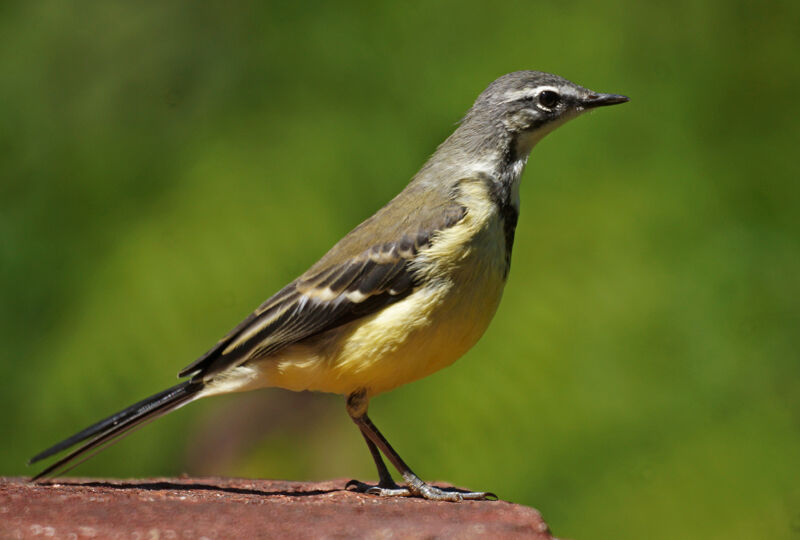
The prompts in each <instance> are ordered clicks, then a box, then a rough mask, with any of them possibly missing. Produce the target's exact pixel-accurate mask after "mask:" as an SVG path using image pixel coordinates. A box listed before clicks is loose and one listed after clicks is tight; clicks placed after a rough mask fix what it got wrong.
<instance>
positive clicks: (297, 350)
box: [30, 71, 628, 501]
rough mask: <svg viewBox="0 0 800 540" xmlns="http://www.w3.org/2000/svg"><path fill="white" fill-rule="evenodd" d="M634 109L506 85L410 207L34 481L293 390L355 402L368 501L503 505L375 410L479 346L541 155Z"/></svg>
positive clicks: (430, 172) (464, 130)
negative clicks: (453, 478)
mask: <svg viewBox="0 0 800 540" xmlns="http://www.w3.org/2000/svg"><path fill="white" fill-rule="evenodd" d="M626 101H628V98H627V97H625V96H621V95H617V94H601V93H598V92H593V91H591V90H587V89H586V88H583V87H581V86H578V85H577V84H574V83H572V82H570V81H568V80H566V79H564V78H562V77H559V76H557V75H551V74H549V73H543V72H539V71H517V72H514V73H509V74H507V75H503V76H502V77H500V78H499V79H497V80H496V81H494V82H493V83H491V84H490V85H489V87H488V88H486V90H484V91H483V93H481V95H480V96H478V99H477V100H476V101H475V104H474V105H473V106H472V108H471V109H470V110H469V111H468V112H467V114H466V116H465V117H464V118H463V120H462V121H461V123H460V124H459V126H458V127H457V128H456V130H455V131H454V132H453V134H452V135H450V137H448V138H447V140H445V141H444V142H443V143H442V144H441V145H440V146H439V148H438V149H437V150H436V152H435V153H434V154H433V156H432V157H431V158H430V159H429V160H428V162H427V163H425V165H424V166H423V167H422V169H420V171H419V172H418V173H417V174H416V176H414V178H413V179H412V180H411V182H410V183H409V184H408V185H407V186H406V188H405V189H404V190H403V191H401V192H400V194H399V195H397V196H396V197H395V198H394V199H392V200H391V201H389V203H388V204H387V205H386V206H384V207H383V208H381V209H380V210H378V211H377V212H376V213H375V214H374V215H373V216H372V217H370V218H369V219H367V220H366V221H364V222H363V223H361V224H360V225H359V226H357V227H356V228H355V229H353V230H352V231H351V232H350V233H349V234H347V236H345V237H344V238H342V239H341V240H340V241H339V242H338V243H337V244H336V245H335V246H333V248H331V250H330V251H328V253H326V254H325V255H324V256H323V257H322V258H321V259H320V260H319V261H317V262H316V263H315V264H314V265H313V266H311V268H309V269H308V271H307V272H306V273H304V274H303V275H301V276H300V277H298V278H297V279H295V280H294V281H292V282H291V283H289V284H288V285H287V286H286V287H284V288H283V289H281V290H280V291H278V292H277V293H276V294H275V295H274V296H272V297H271V298H269V299H268V300H267V301H266V302H264V303H263V304H261V305H260V306H259V307H258V308H257V309H256V310H255V311H254V312H253V313H251V314H250V315H249V316H248V317H247V318H246V319H245V320H243V321H242V322H241V323H240V324H239V325H238V326H236V328H234V329H233V330H232V331H231V332H230V333H228V335H226V336H225V337H224V338H222V339H221V340H220V341H218V342H217V344H216V345H214V346H213V347H212V348H211V349H210V350H209V351H208V352H207V353H205V354H204V355H203V356H201V357H200V358H198V359H197V360H196V361H194V362H192V363H191V364H190V365H188V366H187V367H186V368H184V369H183V370H182V371H181V372H180V373H179V374H178V376H179V377H182V378H185V380H184V381H183V382H181V383H180V384H178V385H176V386H173V387H172V388H169V389H167V390H164V391H163V392H160V393H158V394H155V395H154V396H151V397H149V398H147V399H145V400H143V401H140V402H138V403H136V404H134V405H131V406H130V407H128V408H126V409H124V410H122V411H120V412H118V413H116V414H114V415H113V416H110V417H108V418H106V419H105V420H102V421H100V422H98V423H96V424H94V425H92V426H89V427H88V428H86V429H84V430H83V431H81V432H79V433H76V434H75V435H73V436H72V437H70V438H68V439H66V440H64V441H62V442H60V443H58V444H56V445H55V446H53V447H51V448H48V449H47V450H45V451H44V452H42V453H40V454H38V455H36V456H34V457H33V458H32V459H31V460H30V462H31V463H33V462H36V461H39V460H41V459H44V458H47V457H50V456H53V455H55V454H57V453H60V452H62V451H64V450H67V449H68V448H71V447H73V446H75V445H77V444H79V443H82V444H81V445H80V446H78V447H77V448H76V449H74V450H72V451H71V452H70V453H69V454H67V455H66V456H65V457H63V458H61V459H59V460H58V461H57V462H55V463H53V464H52V465H51V466H49V467H47V468H46V469H45V470H44V471H42V472H41V473H39V474H38V475H37V476H36V477H34V480H36V479H39V478H42V477H44V476H50V475H52V474H54V473H55V472H57V471H60V470H64V469H66V467H67V466H68V465H72V466H74V465H75V464H77V462H78V460H79V458H81V457H84V456H86V455H87V453H89V452H91V451H92V450H95V451H97V450H99V449H100V448H102V447H103V446H104V445H106V444H108V443H110V442H112V441H114V440H115V439H117V438H119V437H121V436H123V435H125V434H127V433H128V432H130V431H131V430H132V429H133V428H135V427H137V426H139V425H141V424H143V423H145V422H148V421H150V420H152V419H154V418H156V417H158V416H161V415H163V414H166V413H168V412H170V411H174V410H175V409H178V408H179V407H182V406H183V405H186V404H187V403H189V402H191V401H194V400H196V399H199V398H203V397H207V396H213V395H217V394H225V393H228V392H240V391H243V390H252V389H255V388H264V387H279V388H287V389H289V390H295V391H300V390H316V391H320V392H333V393H336V394H342V395H343V396H345V397H346V403H347V412H348V413H349V414H350V417H351V418H352V419H353V421H354V422H355V423H356V425H357V426H358V428H359V430H360V431H361V434H362V435H363V436H364V440H366V442H367V447H368V448H369V451H370V453H371V454H372V458H373V459H374V460H375V465H376V466H377V468H378V477H379V482H378V484H377V485H375V486H370V485H367V484H363V483H361V482H356V481H353V482H351V484H349V485H350V486H352V487H354V488H355V489H356V490H358V491H363V492H367V493H371V494H375V495H382V496H416V497H422V498H425V499H433V500H447V501H460V500H462V499H485V498H494V495H493V494H491V493H489V492H465V491H460V490H453V489H442V488H438V487H435V486H432V485H430V484H427V483H425V482H423V481H422V480H421V479H420V478H419V477H418V476H417V475H416V474H414V473H413V472H412V471H411V469H410V468H409V466H408V465H406V463H405V461H403V459H402V458H401V457H400V456H399V455H398V454H397V452H396V451H395V450H394V449H393V448H392V447H391V446H390V445H389V442H388V441H387V440H386V439H385V438H384V437H383V435H381V433H380V432H379V431H378V428H377V427H375V424H373V423H372V421H371V420H370V419H369V416H367V405H368V404H369V400H370V399H371V398H373V397H374V396H377V395H378V394H381V393H383V392H386V391H388V390H392V389H393V388H397V387H398V386H400V385H402V384H405V383H408V382H411V381H415V380H417V379H419V378H421V377H425V376H426V375H430V374H431V373H433V372H435V371H438V370H440V369H442V368H444V367H446V366H449V365H450V364H452V363H453V362H455V361H456V360H457V359H458V358H459V357H460V356H462V355H463V354H464V353H465V352H467V351H468V350H469V349H470V347H472V346H473V345H474V344H475V343H476V342H477V341H478V339H479V338H480V337H481V335H482V334H483V332H484V331H485V330H486V327H487V326H488V325H489V322H490V321H491V320H492V317H493V316H494V313H495V310H496V309H497V306H498V304H499V303H500V297H501V295H502V293H503V287H504V286H505V283H506V278H507V277H508V270H509V266H510V264H511V247H512V245H513V243H514V231H515V228H516V225H517V217H518V215H519V182H520V176H521V175H522V171H523V169H524V168H525V163H526V162H527V160H528V154H529V153H530V151H531V149H532V148H533V147H534V146H535V145H536V143H537V142H539V140H541V139H542V137H544V136H545V135H547V134H548V133H550V132H551V131H553V129H555V128H556V127H558V126H560V125H561V124H563V123H564V122H566V121H567V120H569V119H571V118H575V117H576V116H578V115H580V114H581V113H583V112H585V111H588V110H590V109H594V108H596V107H602V106H606V105H614V104H617V103H623V102H626ZM381 454H383V455H384V456H386V458H388V459H389V461H390V462H391V463H392V465H394V467H395V468H396V469H397V470H398V472H399V473H400V474H401V476H402V478H403V480H404V481H405V486H404V487H401V486H398V485H397V484H395V482H394V480H393V479H392V475H391V474H390V473H389V471H388V469H387V468H386V465H385V464H384V461H383V458H382V457H381ZM87 457H88V456H87ZM84 459H85V458H84Z"/></svg>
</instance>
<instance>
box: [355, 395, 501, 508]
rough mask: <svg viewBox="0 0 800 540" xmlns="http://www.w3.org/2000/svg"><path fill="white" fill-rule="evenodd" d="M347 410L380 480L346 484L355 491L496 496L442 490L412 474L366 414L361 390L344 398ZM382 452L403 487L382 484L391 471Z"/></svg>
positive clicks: (445, 498) (455, 498) (454, 497)
mask: <svg viewBox="0 0 800 540" xmlns="http://www.w3.org/2000/svg"><path fill="white" fill-rule="evenodd" d="M347 412H348V413H349V414H350V418H352V419H353V422H355V423H356V425H357V426H358V429H359V430H360V431H361V434H362V435H363V436H364V439H366V441H367V446H368V447H369V449H370V452H371V453H372V457H373V458H374V459H375V465H376V466H377V467H378V474H379V475H380V478H381V481H380V484H379V485H378V486H373V487H370V486H366V485H365V484H362V483H360V482H354V481H351V482H349V483H348V486H350V485H355V486H356V488H357V489H358V490H359V491H364V492H366V493H370V494H372V495H380V496H384V497H422V498H423V499H429V500H435V501H454V502H455V501H462V500H464V499H468V500H482V499H492V498H493V499H496V498H497V496H496V495H495V494H494V493H488V492H480V491H466V492H464V491H457V490H444V489H441V488H437V487H435V486H431V485H429V484H426V483H425V482H423V481H422V480H421V479H420V478H419V476H417V475H416V474H414V471H412V470H411V468H410V467H409V466H408V465H407V464H406V462H405V461H403V458H401V457H400V455H399V454H398V453H397V452H395V450H394V448H392V446H391V445H390V444H389V441H387V440H386V438H385V437H384V436H383V435H382V434H381V432H380V431H378V428H377V427H375V424H373V423H372V420H370V419H369V416H367V400H366V398H365V393H364V392H358V393H353V394H351V395H350V396H349V397H348V398H347ZM379 452H382V453H383V455H385V456H386V457H387V458H388V459H389V461H390V462H391V463H392V465H394V466H395V468H396V469H397V470H398V472H399V473H400V474H401V475H402V476H403V480H405V482H406V487H405V488H400V487H397V486H396V485H394V482H393V481H392V482H391V485H392V486H393V487H384V483H385V482H384V480H385V478H386V477H388V478H389V479H390V480H391V475H389V471H388V470H387V469H386V465H385V464H384V463H383V459H382V458H381V456H380V453H379Z"/></svg>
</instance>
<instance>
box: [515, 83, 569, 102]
mask: <svg viewBox="0 0 800 540" xmlns="http://www.w3.org/2000/svg"><path fill="white" fill-rule="evenodd" d="M545 90H550V91H553V92H556V93H561V92H560V91H559V89H558V88H556V87H555V86H549V85H544V86H537V87H536V88H526V89H525V90H512V91H510V92H506V94H505V95H504V96H503V98H505V99H503V103H508V102H509V101H516V100H518V99H522V98H526V97H533V96H537V95H539V93H541V92H544V91H545Z"/></svg>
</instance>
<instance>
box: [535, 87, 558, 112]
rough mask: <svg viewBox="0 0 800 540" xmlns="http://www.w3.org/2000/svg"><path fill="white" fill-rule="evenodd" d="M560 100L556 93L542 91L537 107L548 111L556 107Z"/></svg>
mask: <svg viewBox="0 0 800 540" xmlns="http://www.w3.org/2000/svg"><path fill="white" fill-rule="evenodd" d="M560 99H561V96H559V95H558V92H553V91H552V90H544V91H542V92H540V93H539V105H541V106H542V107H546V108H548V109H552V108H553V107H555V106H556V105H558V101H559V100H560Z"/></svg>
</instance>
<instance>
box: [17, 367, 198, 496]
mask: <svg viewBox="0 0 800 540" xmlns="http://www.w3.org/2000/svg"><path fill="white" fill-rule="evenodd" d="M203 386H204V385H203V383H202V382H199V381H191V380H188V381H184V382H182V383H180V384H178V385H176V386H173V387H172V388H168V389H166V390H164V391H163V392H159V393H158V394H155V395H153V396H150V397H149V398H147V399H144V400H142V401H140V402H138V403H134V404H133V405H131V406H130V407H127V408H125V409H123V410H121V411H120V412H118V413H116V414H114V415H112V416H109V417H108V418H106V419H104V420H101V421H99V422H97V423H96V424H93V425H91V426H89V427H87V428H86V429H84V430H83V431H80V432H78V433H76V434H75V435H73V436H72V437H69V438H68V439H65V440H63V441H61V442H60V443H58V444H56V445H54V446H51V447H50V448H48V449H47V450H45V451H43V452H40V453H39V454H36V455H35V456H33V457H32V458H31V459H30V461H28V465H30V464H32V463H36V462H37V461H39V460H42V459H45V458H48V457H50V456H53V455H55V454H58V453H60V452H62V451H64V450H66V449H68V448H70V447H73V446H75V445H76V444H78V443H81V442H83V444H82V445H80V446H79V447H78V448H76V449H74V450H73V451H72V452H70V453H69V454H67V455H66V456H64V457H63V458H61V459H59V460H58V461H56V462H55V463H53V464H52V465H50V466H49V467H47V468H46V469H45V470H43V471H42V472H40V473H39V474H37V475H36V476H34V477H33V478H31V481H33V482H35V481H37V480H39V479H42V478H46V477H48V476H52V475H53V474H55V473H56V472H66V471H68V470H70V469H72V468H73V467H75V466H76V465H78V464H79V463H81V462H83V461H84V460H86V459H88V458H90V457H91V456H93V455H94V454H95V453H97V452H99V451H100V450H102V449H103V448H104V447H105V446H106V445H108V444H109V443H111V442H114V441H116V440H118V439H119V438H120V437H122V436H124V435H127V434H128V433H130V432H131V430H133V429H134V428H137V427H139V426H141V425H142V424H145V423H147V422H149V421H151V420H154V419H156V418H158V417H159V416H161V415H164V414H166V413H168V412H170V411H174V410H175V409H177V408H179V407H182V406H183V405H186V404H187V403H189V402H190V401H192V400H194V399H195V398H197V397H198V393H199V392H200V390H202V389H203ZM87 439H88V441H87ZM84 441H87V442H84ZM92 450H94V452H92ZM89 452H92V453H89ZM87 454H88V455H87ZM81 458H83V459H81Z"/></svg>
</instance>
